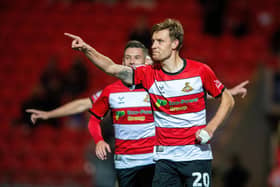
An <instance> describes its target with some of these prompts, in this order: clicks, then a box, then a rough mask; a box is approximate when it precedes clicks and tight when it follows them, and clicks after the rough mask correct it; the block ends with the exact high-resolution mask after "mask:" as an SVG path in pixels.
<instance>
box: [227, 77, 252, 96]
mask: <svg viewBox="0 0 280 187" xmlns="http://www.w3.org/2000/svg"><path fill="white" fill-rule="evenodd" d="M247 84H249V80H246V81H243V82H241V83H240V84H238V85H237V86H235V87H233V88H231V89H230V90H229V91H230V93H231V95H232V96H235V95H241V97H242V98H244V97H245V96H246V95H247V88H245V86H246V85H247Z"/></svg>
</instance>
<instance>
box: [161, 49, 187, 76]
mask: <svg viewBox="0 0 280 187" xmlns="http://www.w3.org/2000/svg"><path fill="white" fill-rule="evenodd" d="M183 66H184V62H183V60H182V59H181V57H180V56H179V53H178V52H177V51H176V52H174V53H173V54H172V55H171V56H170V57H169V58H167V59H165V60H164V61H162V62H161V67H162V69H163V70H164V71H166V72H169V73H176V72H178V71H180V70H181V69H182V68H183Z"/></svg>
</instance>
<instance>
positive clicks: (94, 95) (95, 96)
mask: <svg viewBox="0 0 280 187" xmlns="http://www.w3.org/2000/svg"><path fill="white" fill-rule="evenodd" d="M101 93H102V90H99V91H98V92H96V93H95V94H92V96H91V97H90V98H89V99H90V101H91V103H92V104H93V103H95V101H96V100H97V99H98V98H99V96H100V95H101Z"/></svg>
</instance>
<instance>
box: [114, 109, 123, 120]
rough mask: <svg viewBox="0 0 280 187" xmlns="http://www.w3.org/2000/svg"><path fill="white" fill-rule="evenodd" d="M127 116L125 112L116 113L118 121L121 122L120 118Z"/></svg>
mask: <svg viewBox="0 0 280 187" xmlns="http://www.w3.org/2000/svg"><path fill="white" fill-rule="evenodd" d="M124 115H125V111H123V110H121V111H116V120H119V118H120V117H122V116H124Z"/></svg>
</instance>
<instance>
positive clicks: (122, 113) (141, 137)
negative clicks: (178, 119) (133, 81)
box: [91, 81, 155, 169]
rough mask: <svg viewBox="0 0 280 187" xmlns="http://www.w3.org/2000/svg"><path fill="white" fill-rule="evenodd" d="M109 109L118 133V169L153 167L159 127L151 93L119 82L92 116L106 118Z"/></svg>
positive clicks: (104, 93) (97, 104)
mask: <svg viewBox="0 0 280 187" xmlns="http://www.w3.org/2000/svg"><path fill="white" fill-rule="evenodd" d="M109 109H111V111H112V116H113V126H114V130H115V167H116V168H117V169H122V168H131V167H136V166H143V165H149V164H153V163H154V161H153V147H154V145H155V126H154V118H153V113H152V110H151V104H150V98H149V95H148V93H147V92H146V91H145V90H144V89H143V88H137V87H136V88H134V89H130V88H128V87H126V86H125V85H124V84H123V83H122V82H121V81H117V82H115V83H113V84H111V85H109V86H107V87H106V88H105V89H104V90H103V91H102V93H101V95H100V97H99V98H98V100H97V101H96V102H95V103H94V104H93V108H92V109H91V112H92V113H93V114H94V115H95V116H97V117H103V116H104V115H105V114H106V112H107V111H108V110H109Z"/></svg>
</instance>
